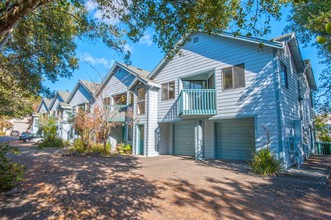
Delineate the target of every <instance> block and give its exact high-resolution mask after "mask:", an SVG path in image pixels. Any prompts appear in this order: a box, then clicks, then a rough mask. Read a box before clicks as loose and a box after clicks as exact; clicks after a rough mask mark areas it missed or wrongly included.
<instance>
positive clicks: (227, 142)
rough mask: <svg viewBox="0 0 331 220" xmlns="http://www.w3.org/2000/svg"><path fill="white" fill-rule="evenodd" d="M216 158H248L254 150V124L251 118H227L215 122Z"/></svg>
mask: <svg viewBox="0 0 331 220" xmlns="http://www.w3.org/2000/svg"><path fill="white" fill-rule="evenodd" d="M215 127H216V158H218V159H231V160H249V159H251V157H252V152H253V151H255V126H254V119H253V118H249V119H248V118H246V119H233V120H232V119H231V120H230V119H229V120H223V121H222V122H217V123H216V124H215Z"/></svg>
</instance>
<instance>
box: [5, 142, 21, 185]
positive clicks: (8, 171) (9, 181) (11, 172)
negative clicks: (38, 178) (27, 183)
mask: <svg viewBox="0 0 331 220" xmlns="http://www.w3.org/2000/svg"><path fill="white" fill-rule="evenodd" d="M7 153H15V154H18V153H19V151H18V149H17V148H14V147H11V146H9V144H7V143H5V144H0V191H5V190H10V189H12V188H14V187H15V185H16V183H17V181H20V180H22V179H23V171H24V166H22V165H20V164H18V163H15V162H13V161H12V160H11V159H9V158H8V157H7V156H6V154H7Z"/></svg>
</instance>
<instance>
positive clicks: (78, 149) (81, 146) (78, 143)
mask: <svg viewBox="0 0 331 220" xmlns="http://www.w3.org/2000/svg"><path fill="white" fill-rule="evenodd" d="M69 152H70V153H77V154H83V153H86V152H87V145H86V144H85V143H84V142H83V141H82V139H80V138H78V139H75V141H74V144H73V146H72V148H70V149H69Z"/></svg>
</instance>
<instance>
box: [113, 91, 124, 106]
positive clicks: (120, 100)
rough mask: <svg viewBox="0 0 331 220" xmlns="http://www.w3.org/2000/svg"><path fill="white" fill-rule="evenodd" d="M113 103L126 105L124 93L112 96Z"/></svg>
mask: <svg viewBox="0 0 331 220" xmlns="http://www.w3.org/2000/svg"><path fill="white" fill-rule="evenodd" d="M114 105H126V93H124V94H120V95H116V96H114Z"/></svg>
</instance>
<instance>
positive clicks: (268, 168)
mask: <svg viewBox="0 0 331 220" xmlns="http://www.w3.org/2000/svg"><path fill="white" fill-rule="evenodd" d="M253 155H254V156H253V160H252V161H251V162H249V165H250V167H251V168H252V170H253V172H254V173H257V174H261V175H262V176H272V175H277V174H278V173H279V172H280V171H281V170H282V166H281V162H280V161H279V160H278V159H277V158H276V157H275V156H274V155H272V154H271V152H270V150H269V149H268V148H266V149H262V150H259V151H258V152H256V153H254V154H253Z"/></svg>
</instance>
